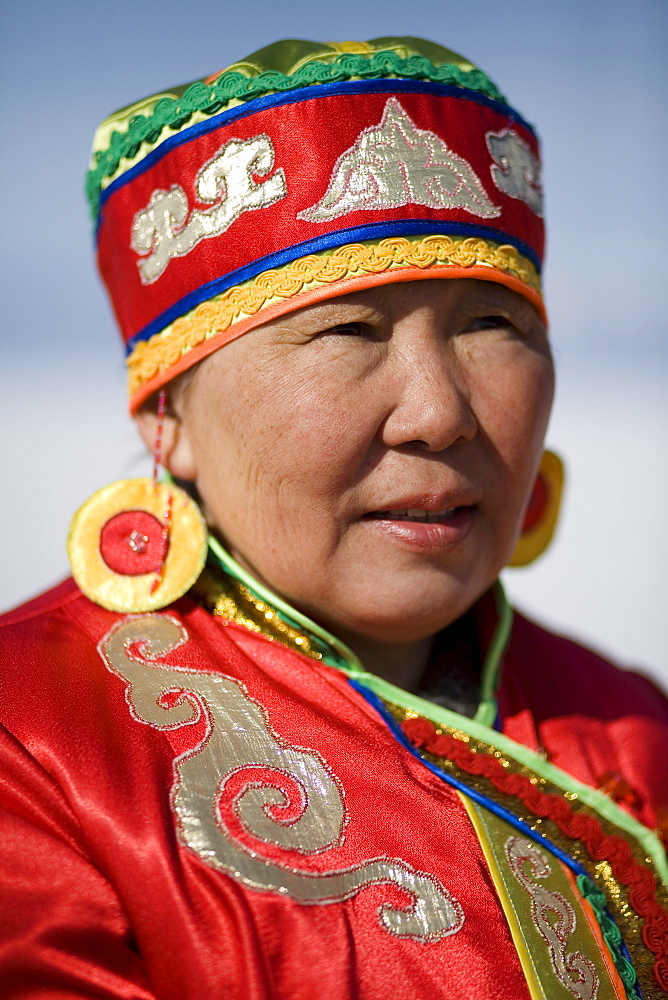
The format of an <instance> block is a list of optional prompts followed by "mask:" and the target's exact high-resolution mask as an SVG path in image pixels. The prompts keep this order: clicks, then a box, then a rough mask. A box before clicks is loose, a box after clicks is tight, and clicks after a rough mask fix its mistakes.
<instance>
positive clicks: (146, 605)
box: [67, 390, 207, 614]
mask: <svg viewBox="0 0 668 1000" xmlns="http://www.w3.org/2000/svg"><path fill="white" fill-rule="evenodd" d="M166 408H167V401H166V395H165V392H164V390H163V391H162V392H161V393H160V396H159V398H158V410H157V424H156V436H155V446H154V449H153V478H152V479H121V480H119V481H118V482H116V483H111V485H109V486H105V487H104V488H103V489H101V490H98V491H97V493H94V494H93V496H92V497H91V498H90V499H89V500H87V501H86V503H85V504H83V506H82V507H80V508H79V510H78V511H77V512H76V514H75V515H74V517H73V518H72V523H71V525H70V531H69V535H68V537H67V554H68V557H69V560H70V566H71V568H72V576H73V577H74V579H75V581H76V583H77V585H78V586H79V589H80V590H81V591H83V593H84V594H85V595H86V597H88V598H90V600H91V601H93V602H94V603H95V604H99V605H101V606H102V607H103V608H107V609H108V610H109V611H121V612H125V613H126V614H141V613H142V612H146V611H156V610H157V609H158V608H164V607H166V606H167V605H168V604H171V603H172V602H173V601H176V600H178V598H179V597H182V596H183V595H184V594H185V592H186V591H187V590H189V589H190V587H192V585H193V584H194V582H195V580H196V579H197V577H198V576H199V575H200V573H201V572H202V569H203V567H204V562H205V560H206V553H207V527H206V524H205V522H204V518H203V517H202V514H201V512H200V509H199V507H198V506H197V504H196V503H195V502H194V501H193V500H191V498H190V497H189V496H188V494H187V493H185V492H184V491H183V490H181V489H179V488H178V487H177V486H174V485H173V484H172V483H160V482H158V472H159V469H160V463H161V460H162V431H163V424H164V420H165V413H166Z"/></svg>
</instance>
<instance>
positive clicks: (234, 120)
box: [87, 38, 544, 409]
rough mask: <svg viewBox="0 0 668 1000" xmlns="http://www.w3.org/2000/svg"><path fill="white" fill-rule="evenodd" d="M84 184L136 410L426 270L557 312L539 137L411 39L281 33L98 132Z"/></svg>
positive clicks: (467, 73) (457, 66) (458, 61)
mask: <svg viewBox="0 0 668 1000" xmlns="http://www.w3.org/2000/svg"><path fill="white" fill-rule="evenodd" d="M87 190H88V194H89V198H90V201H91V206H92V209H93V212H94V214H95V216H96V219H97V244H98V258H99V266H100V270H101V272H102V276H103V278H104V280H105V283H106V285H107V287H108V289H109V294H110V296H111V300H112V303H113V306H114V309H115V311H116V315H117V317H118V322H119V324H120V327H121V331H122V334H123V338H124V341H125V343H126V347H127V354H128V358H127V363H128V371H129V389H130V395H131V408H132V409H136V408H137V407H138V406H140V405H141V403H142V402H143V401H144V400H145V399H147V398H148V397H149V396H150V395H151V394H153V393H154V392H155V391H156V390H158V389H159V388H160V387H161V386H163V385H164V384H165V383H167V382H168V381H169V380H170V379H171V378H173V377H174V376H175V375H177V374H179V373H180V372H182V371H184V370H185V369H186V368H188V367H190V366H191V365H193V364H194V363H195V362H197V361H199V360H200V359H201V358H203V357H204V356H206V355H207V354H209V353H211V352H212V351H215V350H217V349H218V348H219V347H220V346H222V345H223V344H225V343H227V342H228V341H229V340H232V339H233V338H234V337H237V336H239V335H241V334H243V333H245V332H246V331H248V330H250V329H252V328H253V327H255V326H259V325H260V324H261V323H265V322H266V321H267V320H270V319H273V318H275V317H276V316H280V315H282V314H284V313H287V312H291V311H293V310H295V309H300V308H302V307H303V306H306V305H310V304H311V303H313V302H317V301H319V300H322V299H326V298H331V297H332V296H334V295H343V294H345V293H347V292H352V291H357V290H359V289H362V288H367V287H369V286H374V285H380V284H384V283H388V282H393V281H411V280H416V279H423V278H432V277H433V278H449V277H471V278H482V279H485V280H489V281H496V282H500V283H502V284H505V285H507V286H508V287H509V288H512V289H513V290H515V291H517V292H519V293H520V294H521V295H524V296H525V297H526V298H528V299H529V300H530V301H531V302H532V303H533V304H534V306H535V307H536V308H537V309H538V310H539V311H540V312H541V314H543V312H544V311H543V303H542V298H541V290H540V267H541V261H542V255H543V242H544V227H543V217H542V191H541V185H540V162H539V150H538V141H537V139H536V135H535V133H534V131H533V129H532V128H531V126H530V125H528V124H527V123H526V122H525V121H524V120H523V119H522V118H521V117H520V116H519V115H518V114H517V113H516V112H515V111H513V109H512V108H511V107H510V106H509V105H508V104H507V103H506V102H505V100H504V99H503V97H502V96H501V94H500V93H499V92H498V90H497V89H496V87H495V86H494V85H493V84H492V83H491V81H490V80H489V79H488V78H487V77H486V76H485V74H484V73H482V72H481V71H480V70H479V69H477V68H476V67H475V66H473V65H472V64H471V63H469V62H467V61H466V60H465V59H463V58H462V57H461V56H458V55H457V54H456V53H454V52H451V51H449V50H447V49H443V48H441V47H440V46H438V45H435V44H434V43H432V42H427V41H423V40H421V39H416V38H380V39H375V40H373V41H371V42H345V43H342V44H327V45H325V44H320V43H315V42H307V41H295V40H292V41H283V42H277V43H276V44H274V45H271V46H268V47H267V48H265V49H262V50H260V51H259V52H257V53H255V54H253V55H251V56H249V57H248V58H247V59H244V60H243V61H242V62H240V63H236V64H235V65H233V66H231V67H229V68H228V69H226V70H224V71H222V72H220V73H218V74H214V75H213V76H211V77H208V78H207V79H205V80H202V81H198V82H196V83H193V84H191V85H189V86H188V87H180V88H175V89H174V90H170V91H169V92H168V93H160V94H157V95H155V96H154V97H150V98H147V99H146V100H144V101H142V102H140V103H139V104H135V105H132V106H131V107H129V108H125V109H124V110H123V111H120V112H118V113H117V114H116V115H113V116H112V117H111V118H108V119H107V120H106V121H105V122H103V124H102V125H101V126H100V128H99V129H98V132H97V135H96V139H95V145H94V150H93V158H92V166H91V169H90V171H89V175H88V184H87Z"/></svg>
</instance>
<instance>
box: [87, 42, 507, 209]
mask: <svg viewBox="0 0 668 1000" xmlns="http://www.w3.org/2000/svg"><path fill="white" fill-rule="evenodd" d="M388 76H390V77H400V78H403V79H409V80H428V81H430V82H431V83H443V84H450V85H453V86H457V87H465V88H467V89H468V90H475V91H478V92H479V93H482V94H485V95H486V96H487V97H491V98H492V99H493V100H496V101H504V97H503V95H502V94H501V92H500V91H499V90H498V88H497V87H496V86H495V85H494V84H493V83H492V81H491V80H490V79H489V77H488V76H487V74H486V73H483V72H482V70H479V69H472V70H463V69H461V67H459V66H454V65H452V64H450V63H447V64H446V65H444V66H434V64H433V63H431V62H430V61H429V59H427V58H426V57H425V56H421V55H413V56H409V57H408V58H406V59H402V58H401V57H400V56H398V55H397V54H396V52H392V51H391V50H389V49H388V50H386V51H384V52H376V53H375V54H374V55H373V56H371V57H370V58H369V57H368V56H363V55H358V54H355V53H349V52H347V53H344V54H342V55H340V56H337V57H336V58H335V59H334V60H332V61H331V62H328V63H324V62H319V61H314V62H309V63H306V64H305V65H303V66H301V67H300V68H299V69H298V70H297V71H296V72H295V73H292V74H290V75H289V76H286V75H285V74H284V73H277V72H265V73H260V74H259V75H258V76H253V77H247V76H244V75H243V74H242V73H239V72H236V71H233V72H229V73H223V74H222V76H219V77H218V79H217V80H215V81H214V82H213V83H211V84H206V83H203V82H201V81H198V82H197V83H193V84H191V86H190V87H188V89H187V90H186V91H185V93H184V94H183V95H182V96H181V97H178V98H172V97H163V98H161V100H159V101H157V103H156V104H155V107H154V108H153V110H152V111H151V113H150V114H149V115H135V117H134V118H132V119H131V120H130V123H129V125H128V129H127V131H126V132H112V134H111V139H110V142H109V146H108V148H107V149H105V150H98V151H97V152H96V153H95V154H94V156H93V160H94V166H92V167H91V169H90V170H89V171H88V174H87V175H86V195H87V197H88V201H89V203H90V209H91V214H92V216H93V218H95V217H96V215H97V207H98V201H99V197H100V192H101V190H102V186H103V183H104V181H105V179H107V178H110V177H113V176H114V174H115V173H116V171H117V170H118V167H119V165H120V163H121V162H122V160H123V159H126V158H127V159H132V158H133V157H135V156H136V155H137V153H138V152H139V150H140V147H141V146H142V144H143V143H149V144H154V143H157V142H158V140H159V139H160V136H161V134H162V132H163V129H165V128H170V129H173V130H174V131H178V130H179V129H181V128H183V127H184V126H185V125H186V124H187V123H188V121H189V120H190V119H191V118H192V116H193V115H194V114H196V113H198V112H199V113H203V114H206V115H214V114H217V113H218V112H219V111H222V110H223V108H224V107H225V106H226V105H227V104H229V102H230V101H251V100H253V99H254V98H256V97H262V96H263V95H265V94H271V93H282V92H284V91H287V90H294V89H297V88H299V87H310V86H313V85H314V84H319V83H338V82H340V81H344V80H353V79H360V80H368V79H382V78H384V77H388Z"/></svg>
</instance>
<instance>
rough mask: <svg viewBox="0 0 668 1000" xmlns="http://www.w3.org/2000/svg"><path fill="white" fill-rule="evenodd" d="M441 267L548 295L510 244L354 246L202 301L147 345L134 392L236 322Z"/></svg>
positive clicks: (448, 239) (132, 368) (136, 356)
mask: <svg viewBox="0 0 668 1000" xmlns="http://www.w3.org/2000/svg"><path fill="white" fill-rule="evenodd" d="M435 266H441V267H442V266H446V267H461V268H471V267H476V266H484V267H490V268H493V269H495V270H497V271H501V272H502V273H504V274H510V275H512V276H514V277H516V278H518V279H519V280H520V281H522V282H524V283H525V284H526V285H528V286H529V287H530V288H532V289H534V290H535V291H540V278H539V276H538V273H537V271H536V269H535V267H534V265H533V264H532V262H531V261H530V260H528V259H527V258H526V257H523V256H522V255H521V254H520V253H519V252H518V251H517V250H516V249H515V247H513V246H510V245H508V246H499V245H498V244H496V243H493V242H491V241H487V240H483V239H479V238H475V237H466V238H464V237H456V236H427V237H424V238H423V239H417V240H409V239H406V238H405V237H394V238H392V239H384V240H380V241H378V242H377V243H367V244H362V243H353V244H350V245H348V246H343V247H340V248H339V249H337V250H335V251H334V252H332V253H326V254H321V255H315V254H313V255H311V256H308V257H301V258H300V259H299V260H295V261H293V262H292V263H291V264H288V265H287V266H286V267H284V268H280V269H276V270H273V271H264V272H263V273H262V274H259V275H258V276H257V277H256V278H254V279H253V280H252V281H250V282H248V283H247V284H244V285H235V286H234V287H233V288H229V289H228V290H227V291H225V292H223V293H222V294H220V295H218V296H214V297H213V298H211V299H209V300H207V301H206V302H202V303H201V304H200V305H198V306H196V307H195V309H193V310H192V311H191V312H189V313H188V314H187V315H185V316H181V317H180V318H179V319H177V320H176V321H175V322H174V323H172V324H171V325H170V326H168V327H167V328H166V329H165V330H163V331H162V332H160V333H156V334H154V336H152V337H150V338H149V339H148V340H143V341H140V342H139V343H138V344H137V345H136V347H135V348H134V350H133V351H132V353H131V354H130V355H129V357H128V360H127V365H128V383H129V384H128V388H129V391H130V393H131V394H133V393H135V392H136V391H137V390H138V389H140V388H141V387H142V385H144V383H145V382H148V381H149V379H152V378H153V377H154V376H156V375H158V374H159V373H161V372H162V371H164V370H165V369H166V368H169V367H170V366H171V365H173V364H175V363H176V362H177V361H178V360H179V359H180V358H181V357H182V355H183V354H186V353H187V352H188V351H190V350H192V349H193V348H194V347H197V346H198V345H199V344H201V343H202V342H203V341H205V340H209V339H211V338H212V337H215V336H216V335H218V334H220V333H223V332H224V331H225V330H227V329H229V327H230V326H232V324H233V323H235V322H239V320H241V319H244V318H246V317H249V316H255V315H256V314H257V313H258V312H260V310H261V309H263V308H265V307H267V306H269V305H273V304H274V303H275V302H280V301H283V300H285V299H290V298H292V297H293V296H295V295H298V294H299V292H302V291H305V290H306V289H308V288H313V287H318V286H320V285H325V284H330V283H332V282H336V281H341V280H343V279H346V278H353V277H357V276H358V275H364V274H382V273H383V272H386V271H389V270H391V269H395V268H407V267H419V268H421V269H424V270H428V269H429V268H430V267H435Z"/></svg>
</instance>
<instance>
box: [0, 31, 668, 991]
mask: <svg viewBox="0 0 668 1000" xmlns="http://www.w3.org/2000/svg"><path fill="white" fill-rule="evenodd" d="M89 194H90V196H91V200H92V203H93V205H94V209H95V214H96V218H97V223H98V246H99V260H100V266H101V270H102V273H103V275H104V277H105V280H106V282H107V285H108V287H109V290H110V294H111V297H112V301H113V302H114V305H115V308H116V311H117V314H118V318H119V322H120V325H121V328H122V330H123V334H124V339H125V340H126V343H127V347H128V367H129V372H130V390H131V408H132V410H133V412H134V413H135V415H136V420H137V424H138V426H139V430H140V432H141V434H142V436H143V437H144V440H145V441H146V443H147V445H148V446H149V448H150V449H151V450H152V451H153V452H154V455H155V460H156V471H157V465H158V464H159V462H162V464H163V465H164V467H165V469H166V470H167V472H168V473H169V474H170V476H171V477H173V478H174V479H176V480H178V481H180V482H182V483H184V484H190V485H189V486H188V489H189V490H190V492H191V493H193V494H194V495H196V496H197V498H198V500H199V503H200V505H201V510H202V511H203V514H204V518H205V520H206V524H207V525H208V529H209V530H210V542H209V546H210V555H209V558H208V562H207V564H206V567H205V568H204V569H203V563H204V559H205V555H206V553H205V544H204V543H205V528H204V522H203V521H202V519H201V515H200V514H199V513H198V509H197V508H196V507H195V506H194V504H193V503H192V501H191V500H190V499H189V498H188V497H187V496H186V494H184V493H183V492H181V491H180V490H179V489H178V488H177V487H176V486H175V485H173V484H172V482H171V479H170V480H169V481H168V482H167V483H166V484H164V485H161V484H159V483H158V481H157V478H156V476H155V475H154V478H153V480H150V479H148V480H137V481H127V482H124V483H120V484H113V485H112V486H111V487H108V488H106V489H105V490H103V491H101V492H100V493H99V494H96V496H95V497H93V498H92V499H91V501H89V502H88V503H87V504H86V505H84V507H83V508H82V509H81V510H80V511H79V512H78V514H77V515H76V517H75V520H74V522H73V528H72V532H71V536H70V542H69V546H70V557H71V561H72V566H73V571H74V575H75V579H76V581H77V583H76V584H75V583H74V582H72V581H69V582H68V583H66V584H64V585H63V586H62V587H60V588H58V589H57V590H56V591H53V592H51V593H50V594H48V595H45V596H44V597H42V598H39V599H38V600H37V601H36V602H32V604H30V605H27V606H26V607H24V608H22V609H20V610H19V611H17V612H15V613H13V614H11V615H9V616H6V619H5V624H4V630H3V632H4V635H5V637H6V638H5V640H4V641H5V646H4V649H5V650H6V652H5V659H8V658H9V657H10V656H11V657H12V658H13V660H15V661H16V662H20V663H22V664H25V665H26V666H28V665H29V667H30V670H31V675H30V680H29V681H28V679H27V678H26V677H25V675H24V673H23V671H22V672H21V675H20V678H19V676H18V673H17V675H16V676H17V680H18V683H17V682H16V681H15V680H14V679H13V677H8V678H7V682H6V686H7V693H6V696H5V699H4V702H5V705H6V707H5V710H4V718H5V724H6V727H7V736H6V740H7V743H6V749H5V750H4V751H3V753H4V760H5V773H6V775H7V782H6V786H5V790H4V793H3V794H4V797H5V805H6V816H7V820H6V822H7V829H6V832H5V833H4V836H3V842H4V843H5V845H6V849H7V851H8V853H9V855H10V858H9V860H10V863H11V867H8V871H10V872H11V873H12V887H13V888H15V889H16V892H14V893H13V894H12V902H11V907H8V908H7V911H8V912H9V913H10V925H9V937H10V938H11V943H10V944H9V945H8V946H7V949H6V953H5V958H4V964H3V968H4V970H5V991H6V992H9V994H10V995H16V996H42V995H43V996H49V997H53V996H92V995H95V996H114V997H118V996H123V997H142V998H143V997H159V998H171V997H174V998H177V997H178V998H183V997H191V996H192V997H198V998H201V997H219V996H221V995H224V996H230V997H246V996H251V997H258V998H260V997H263V998H264V997H290V998H295V997H304V998H306V997H314V996H325V997H328V998H330V997H331V998H338V997H340V998H343V997H364V998H375V997H380V996H383V997H385V996H387V995H391V996H401V997H406V998H409V997H411V998H412V997H424V996H443V997H445V996H447V997H462V998H464V997H466V998H482V997H485V998H487V997H508V998H510V997H512V998H513V1000H515V998H525V997H526V998H529V997H532V998H535V997H553V996H558V995H562V994H563V995H564V996H566V995H571V996H576V997H583V998H584V997H587V998H594V997H604V996H606V997H607V996H610V997H624V996H647V997H649V996H658V995H662V994H663V993H665V992H667V991H668V965H667V964H666V962H667V958H666V928H667V927H668V915H667V914H666V911H665V909H662V906H663V905H664V904H665V890H664V889H663V888H662V887H661V877H662V876H665V855H663V854H662V849H661V845H660V842H659V837H658V834H657V832H656V830H657V828H658V827H659V826H660V823H661V816H662V814H661V809H662V808H665V805H666V789H665V775H664V774H663V773H662V769H661V767H660V766H659V764H660V762H661V760H665V754H666V748H667V744H668V718H667V713H666V707H665V703H664V702H663V701H662V700H661V697H660V695H659V694H658V693H657V692H656V691H655V690H654V689H653V688H652V687H651V686H650V685H649V684H648V683H647V682H645V681H644V680H642V679H640V678H637V677H633V676H631V675H628V674H624V675H621V674H618V673H617V672H616V671H615V670H614V668H612V667H611V666H610V665H608V664H606V663H604V662H603V661H601V660H600V659H599V658H598V657H596V656H595V655H594V654H592V653H590V652H588V651H586V650H583V649H581V648H579V647H576V646H574V645H573V644H572V643H569V642H567V641H566V640H563V639H560V638H557V637H555V636H551V635H549V634H547V633H546V632H544V631H543V630H541V629H540V628H538V627H537V626H535V625H533V624H531V623H529V622H527V621H524V620H523V619H521V618H519V617H518V616H515V617H514V618H513V615H512V612H511V611H510V609H509V608H508V607H507V605H506V603H505V600H504V598H503V593H502V591H501V589H500V586H499V585H498V583H496V578H497V575H498V573H499V571H500V569H501V568H502V567H503V566H504V565H505V564H507V562H508V561H509V560H511V559H516V560H519V561H527V559H529V558H531V557H532V556H533V555H535V554H536V553H537V552H538V551H539V550H540V548H541V546H544V544H545V543H546V540H547V538H548V536H549V532H550V528H551V526H552V525H553V522H554V518H555V507H556V500H557V493H558V464H556V460H555V459H554V458H553V457H552V458H551V457H549V456H547V457H545V458H541V453H542V444H543V438H544V434H545V428H546V424H547V419H548V416H549V410H550V405H551V400H552V391H553V368H552V360H551V355H550V349H549V345H548V342H547V337H546V329H545V315H544V308H543V303H542V298H541V294H540V279H539V268H540V260H541V257H542V201H541V187H540V172H539V162H538V149H537V143H536V138H535V135H534V133H533V131H532V130H531V128H530V127H529V126H528V125H527V124H526V123H525V122H524V121H523V120H522V119H521V118H520V116H519V115H518V114H517V113H516V112H514V111H513V110H512V109H511V108H510V107H509V106H508V105H507V104H506V103H505V101H504V100H503V99H502V97H501V95H500V94H499V93H498V91H497V90H496V88H495V87H494V86H493V84H491V82H490V81H489V80H488V79H487V77H486V76H485V75H484V74H483V73H482V72H481V71H480V70H477V69H476V68H475V67H473V66H472V65H471V64H470V63H468V62H467V61H466V60H464V59H462V58H461V57H459V56H457V55H455V54H454V53H452V52H449V51H448V50H445V49H441V48H440V47H439V46H436V45H434V44H433V43H429V42H424V41H421V40H418V39H389V38H384V39H377V40H375V41H373V42H370V43H345V44H343V45H319V44H315V43H310V42H296V41H292V42H281V43H277V44H276V45H275V46H270V47H268V48H267V49H264V50H262V51H261V52H259V53H255V54H254V55H253V56H250V57H249V58H248V59H246V60H244V61H243V62H241V63H239V64H237V65H235V66H233V67H230V68H229V69H228V70H226V71H224V72H222V73H221V74H216V75H215V76H214V77H211V78H208V79H207V80H206V81H203V82H200V83H197V84H194V85H192V86H191V87H190V88H189V89H187V90H185V88H180V89H177V90H175V91H173V92H170V93H169V94H167V95H164V94H163V95H157V96H156V97H154V98H150V99H148V100H147V101H144V102H141V103H140V104H139V105H134V106H133V107H131V108H129V109H125V110H124V111H122V112H119V113H118V115H116V116H114V117H113V118H111V119H109V120H107V122H105V123H104V124H103V126H102V127H101V129H100V130H99V132H98V136H97V139H96V146H95V154H94V157H93V164H92V168H91V171H90V174H89ZM520 534H521V535H522V537H521V538H518V536H520ZM183 595H185V596H183ZM664 770H665V769H664Z"/></svg>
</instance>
